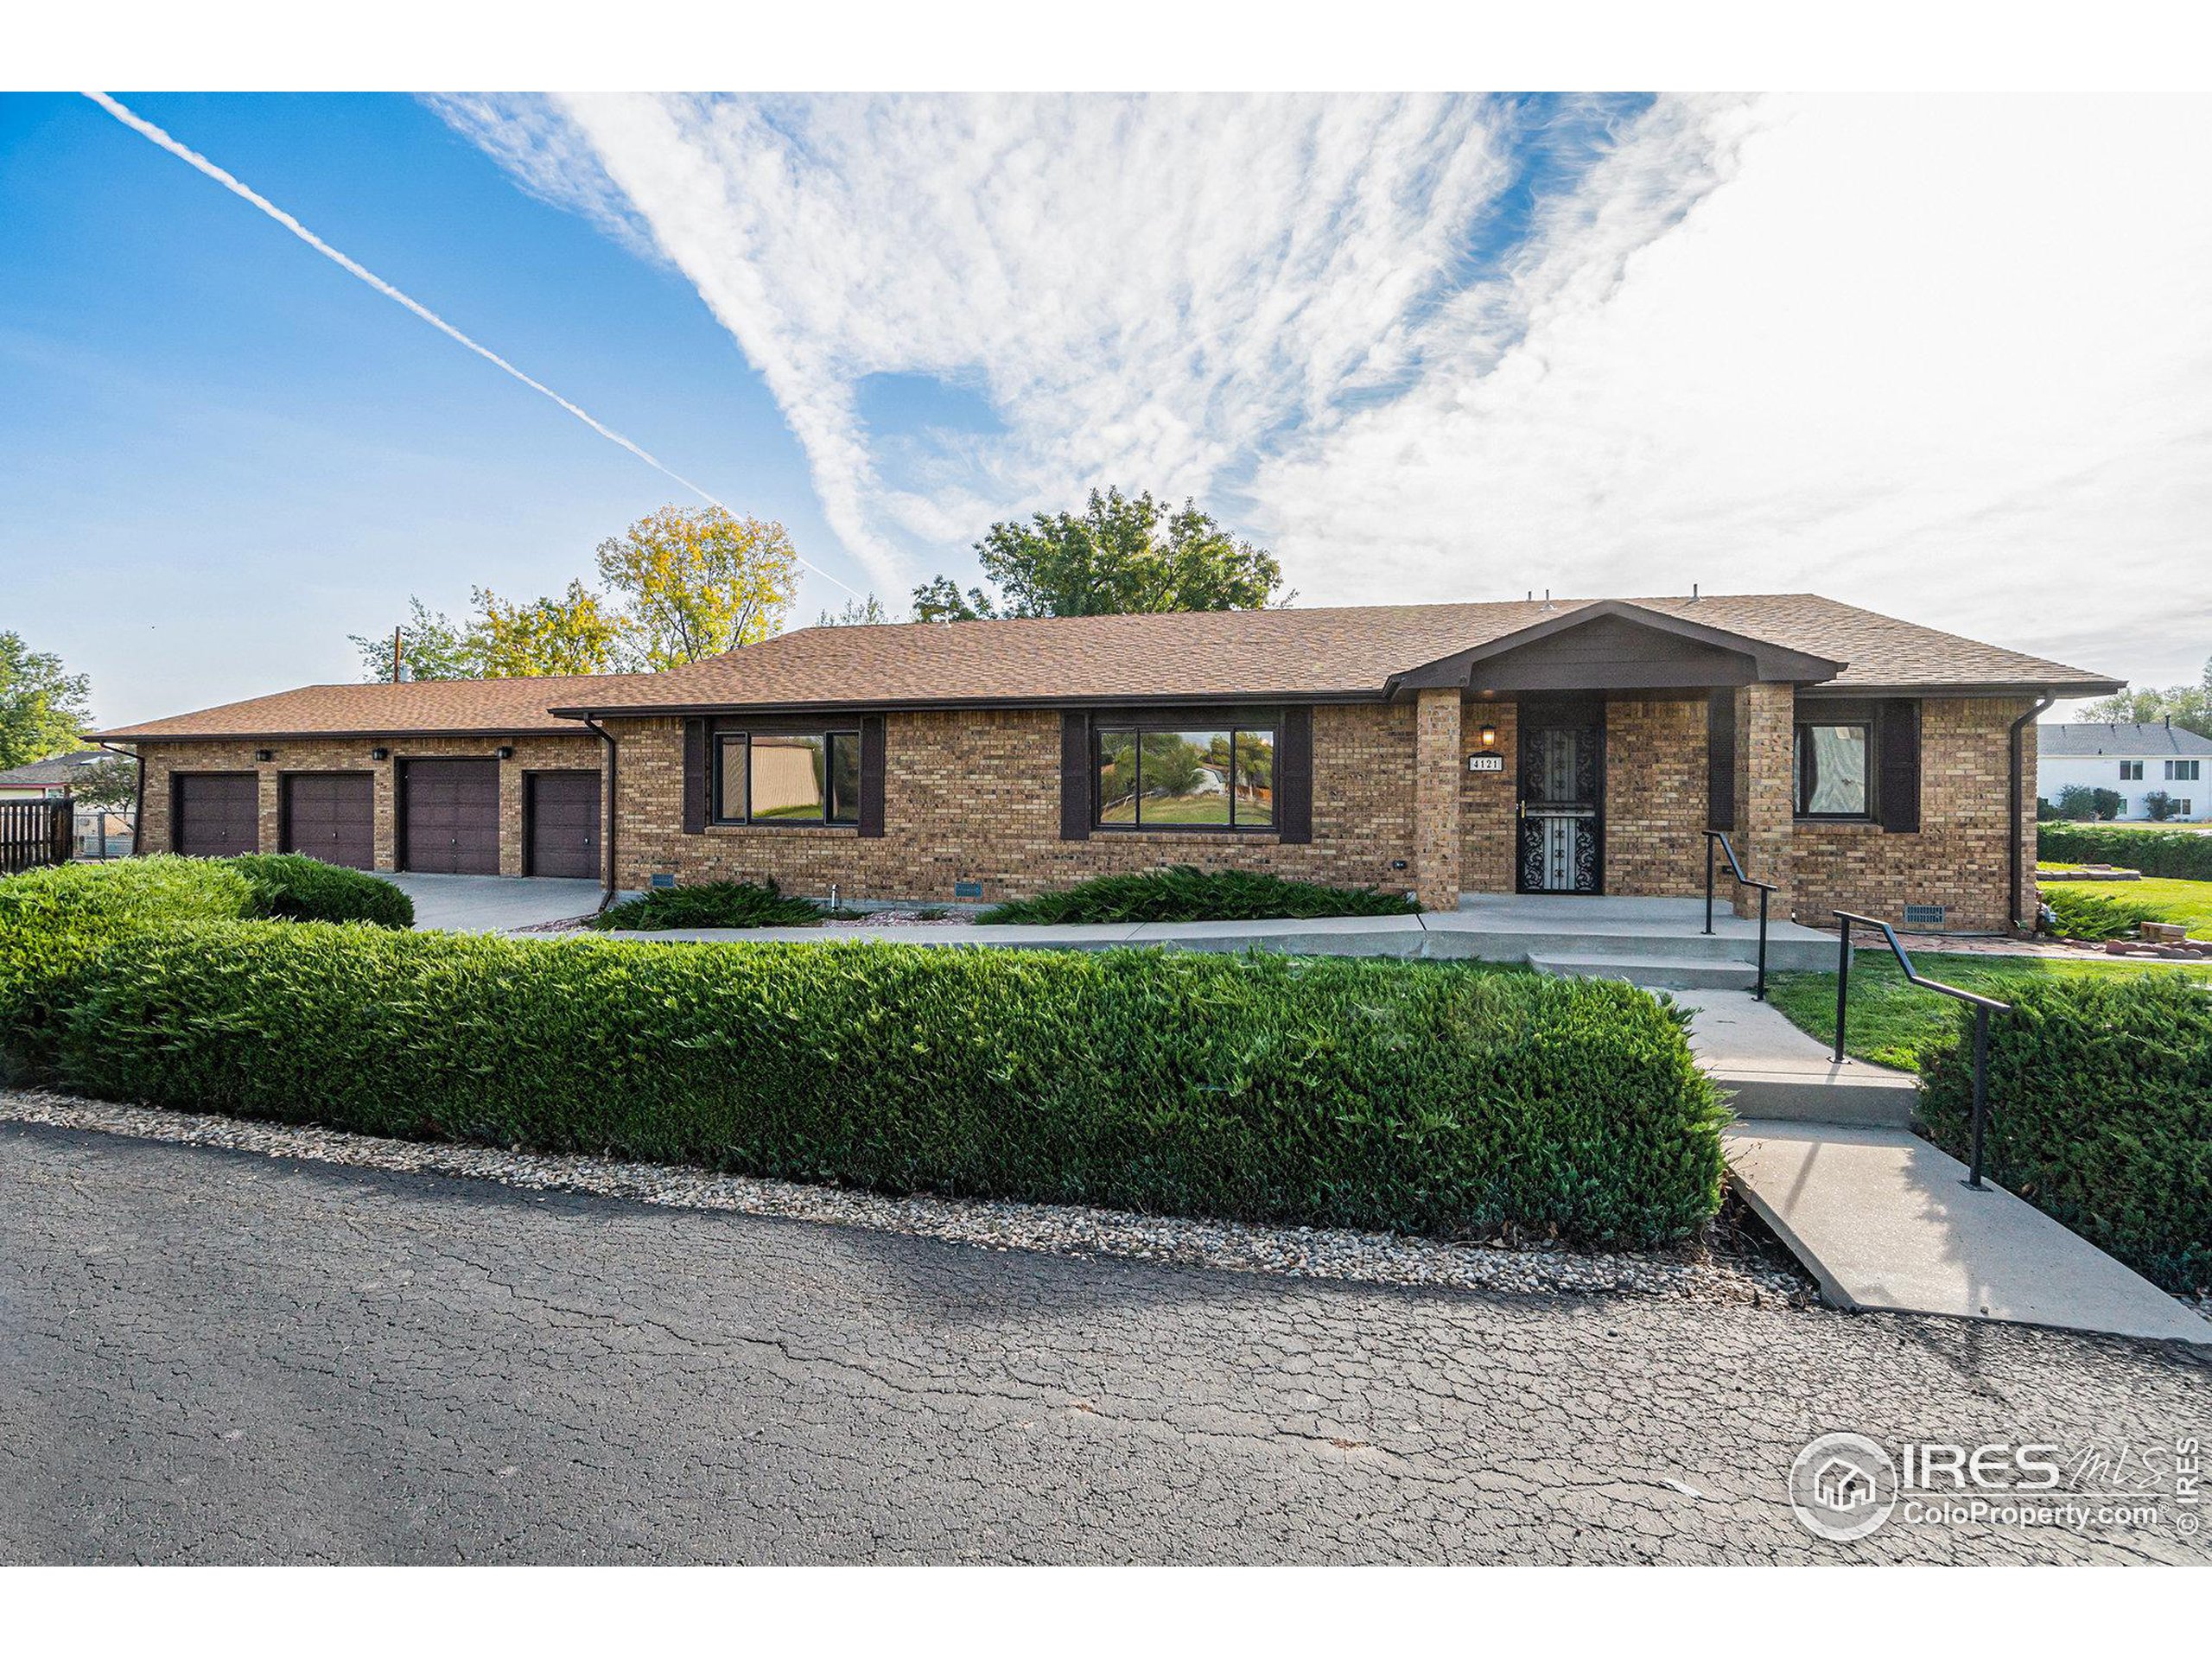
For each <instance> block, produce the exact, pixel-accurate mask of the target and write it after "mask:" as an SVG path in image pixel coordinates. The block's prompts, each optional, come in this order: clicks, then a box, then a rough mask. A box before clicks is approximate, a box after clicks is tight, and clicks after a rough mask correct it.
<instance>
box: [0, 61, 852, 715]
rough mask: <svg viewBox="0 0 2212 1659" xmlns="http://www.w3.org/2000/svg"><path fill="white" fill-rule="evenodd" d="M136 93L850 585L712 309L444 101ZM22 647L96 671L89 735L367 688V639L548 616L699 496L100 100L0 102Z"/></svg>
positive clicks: (13, 515) (5, 379)
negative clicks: (506, 159) (281, 697)
mask: <svg viewBox="0 0 2212 1659" xmlns="http://www.w3.org/2000/svg"><path fill="white" fill-rule="evenodd" d="M125 101H126V102H129V103H130V105H131V106H132V107H133V108H134V109H137V111H139V112H140V113H141V114H143V115H144V116H146V117H147V118H149V119H150V120H153V121H155V122H156V123H157V124H161V125H162V126H164V127H165V128H167V129H168V130H170V131H172V132H173V133H174V134H175V135H176V136H178V137H180V138H181V139H182V140H183V141H184V142H186V143H189V144H191V145H193V146H194V148H197V149H200V150H202V152H203V153H206V154H208V155H210V156H213V157H216V158H219V160H220V161H221V162H222V164H224V165H225V166H226V167H227V168H230V170H232V172H234V173H236V174H237V175H238V176H239V177H241V178H242V179H245V180H246V181H250V182H251V183H252V184H253V185H254V187H255V188H257V189H259V190H261V191H262V192H263V193H264V194H266V195H268V196H270V198H271V199H272V200H277V201H279V202H281V203H283V205H284V206H285V207H287V208H288V209H289V211H290V212H292V213H295V214H296V215H297V216H298V217H299V218H300V219H302V222H304V223H305V224H307V225H308V226H310V227H312V228H314V229H315V230H316V231H317V232H318V233H320V234H321V235H322V236H324V237H325V238H327V239H328V240H329V241H330V242H332V243H333V244H334V245H336V246H338V247H340V248H342V249H345V250H347V251H351V252H353V253H354V255H355V257H361V258H363V260H364V263H365V264H370V265H371V266H372V269H375V270H378V273H379V274H380V275H383V276H385V277H386V278H387V280H390V281H391V282H394V283H397V285H398V286H400V287H402V288H404V289H409V290H410V291H411V292H414V293H416V294H417V295H418V296H428V297H429V302H430V303H432V304H433V305H434V307H435V308H439V309H441V310H442V313H443V314H444V315H447V316H448V319H449V320H450V321H454V323H455V324H456V326H458V327H462V328H464V329H467V330H468V331H471V332H472V333H474V334H476V335H477V337H479V338H480V339H482V340H486V342H487V343H490V344H493V346H494V347H495V349H498V350H499V351H500V352H502V353H503V354H505V355H506V356H508V357H509V358H510V359H512V360H513V361H515V362H516V363H517V364H518V365H520V366H522V367H524V369H526V370H532V371H535V372H537V374H538V375H539V377H540V378H544V379H547V380H548V381H549V382H550V384H552V385H555V386H556V388H557V389H559V390H561V391H563V393H564V394H565V395H567V396H569V397H572V398H574V399H575V401H577V402H578V403H580V404H582V405H583V406H584V407H585V408H587V409H589V410H592V411H593V412H594V414H596V415H598V416H599V417H600V418H601V419H602V420H604V421H606V422H607V423H608V424H609V425H612V426H614V427H615V428H616V429H618V430H626V431H627V432H629V433H630V434H632V435H634V436H636V437H637V438H638V440H639V442H643V443H644V444H645V446H646V447H647V448H652V449H653V450H654V451H655V453H657V454H659V455H660V456H661V457H662V458H663V459H664V460H665V461H667V462H668V463H669V464H670V465H671V467H675V468H676V469H677V470H678V471H679V472H683V473H684V474H686V475H687V476H689V477H691V478H694V479H696V480H699V481H700V482H701V483H702V484H704V485H705V486H707V487H709V488H710V489H714V490H715V491H716V492H717V493H721V494H722V495H723V496H724V497H725V499H729V500H731V501H733V502H734V503H737V504H741V505H743V506H745V507H746V508H747V509H749V510H751V511H753V512H759V513H760V514H762V515H763V516H765V517H770V518H780V519H781V520H782V521H783V522H784V523H785V524H787V525H788V526H789V527H790V528H791V532H792V534H793V536H794V537H796V538H797V539H798V543H799V544H800V546H801V548H802V550H803V551H804V552H806V553H807V555H808V556H810V557H811V558H813V559H815V560H816V561H817V563H823V564H824V565H826V566H828V567H829V568H830V569H837V568H838V567H839V566H840V565H843V564H847V563H849V562H848V561H845V560H844V559H843V557H842V555H841V554H840V552H839V550H838V549H837V547H836V542H835V539H834V538H833V537H830V536H829V533H828V531H826V529H825V528H824V526H823V522H822V518H821V514H820V512H819V511H818V509H817V507H816V505H815V502H814V496H813V492H812V490H811V488H810V486H809V483H808V479H807V474H806V468H805V466H804V461H803V460H802V459H801V457H800V455H799V454H798V449H797V448H796V446H795V445H794V444H793V442H792V441H791V436H790V435H789V433H788V431H787V430H786V429H785V425H784V423H783V421H782V419H781V418H780V416H779V414H778V412H777V410H776V406H775V404H774V402H773V401H772V399H771V398H769V397H767V396H766V394H765V392H764V391H762V390H761V388H760V384H759V382H758V379H757V378H756V377H754V376H753V374H752V373H750V372H748V371H747V368H746V366H745V364H744V361H743V359H742V356H741V353H739V351H738V349H737V347H736V346H735V345H734V342H733V341H732V340H730V338H729V336H728V334H725V333H724V332H723V331H722V330H721V328H720V327H717V326H716V325H715V322H714V321H713V319H712V318H711V317H710V316H709V315H708V314H707V311H706V309H705V308H704V307H703V306H702V304H701V303H700V302H699V300H698V298H697V297H696V295H695V294H694V293H693V292H692V291H691V289H690V286H689V285H688V284H687V283H684V282H683V279H682V278H681V277H678V276H677V275H676V274H675V273H674V272H672V271H671V270H669V269H667V268H666V267H665V266H664V265H658V264H648V263H646V262H643V261H640V260H639V259H638V258H637V257H635V256H634V255H632V253H631V252H629V251H627V250H626V249H624V248H622V247H620V246H618V245H616V244H614V243H613V242H611V241H610V240H608V239H607V238H606V237H605V236H603V235H601V233H600V232H597V231H596V230H594V228H593V227H592V226H589V225H588V224H587V223H585V222H584V221H582V220H581V219H577V218H575V217H574V216H573V215H571V214H569V213H563V212H560V211H558V210H556V209H554V208H551V207H547V206H546V205H544V204H543V203H542V202H539V201H537V200H533V199H531V198H530V197H529V196H526V195H524V194H523V193H521V192H520V191H518V190H517V189H516V188H514V187H513V185H512V183H511V182H510V181H509V180H508V178H507V177H506V175H505V174H503V173H502V172H501V171H500V169H499V167H498V166H497V165H496V164H495V163H493V162H492V161H491V160H490V159H488V158H487V157H486V156H485V155H484V154H483V153H482V152H481V151H480V150H478V149H475V148H474V146H472V145H470V144H469V143H467V142H466V141H465V140H463V139H462V138H461V137H458V136H457V135H455V134H454V131H453V130H451V129H450V128H448V126H447V125H446V124H444V123H443V122H442V121H441V120H439V118H437V117H436V116H435V115H434V114H432V113H430V112H429V111H428V110H427V109H425V108H424V107H423V105H420V104H418V103H416V102H414V101H412V100H410V99H395V98H372V97H344V98H284V97H252V98H184V97H174V96H162V95H148V96H145V97H142V98H137V99H126V100H125ZM0 224H5V225H6V226H9V227H10V229H9V232H8V233H7V235H6V236H5V237H0V442H4V445H5V448H6V453H7V454H8V455H9V458H10V462H9V465H8V466H7V467H6V468H5V469H4V471H0V526H4V529H0V569H4V571H5V584H4V586H5V591H6V595H7V597H6V600H5V601H4V604H0V626H7V627H10V628H15V629H16V630H18V631H19V632H23V633H24V634H26V635H27V636H28V637H29V638H30V639H33V640H34V641H35V642H36V643H37V644H38V645H40V646H41V647H42V648H45V649H51V650H56V651H59V652H61V653H62V655H63V656H64V657H65V658H67V660H68V661H69V662H70V663H71V664H73V665H76V666H80V667H83V668H86V669H88V670H90V671H92V676H93V687H94V691H95V694H96V697H97V705H98V706H97V710H96V712H97V713H98V714H99V716H100V717H101V718H103V719H106V720H115V721H120V720H126V719H136V718H139V717H141V716H143V715H152V714H156V713H159V712H161V711H162V710H164V709H178V708H182V707H188V706H194V705H199V704H204V703H206V702H214V701H219V700H222V699H225V698H228V697H231V696H249V695H252V694H255V693H257V692H259V691H262V690H273V689H277V688H279V687H282V686H285V685H291V684H297V683H303V682H308V681H313V680H331V679H351V678H354V677H357V671H356V659H355V656H354V653H353V648H352V647H351V646H349V645H347V644H346V635H347V634H348V633H353V632H373V631H376V630H378V629H379V628H381V627H382V626H385V625H387V624H389V623H390V622H392V621H396V620H399V619H400V618H401V617H402V616H404V611H405V604H406V600H407V596H408V595H409V594H410V593H419V594H423V596H424V597H425V598H426V599H428V600H429V601H431V602H432V603H434V604H436V605H439V606H441V607H444V608H447V609H450V610H452V611H454V612H455V613H459V612H460V611H461V610H462V609H464V608H465V607H466V605H467V598H468V589H469V587H470V585H471V583H472V582H480V583H482V584H485V585H486V586H489V587H492V588H495V589H499V590H500V591H503V592H509V591H511V592H513V593H517V594H534V593H537V592H543V591H550V590H554V589H557V588H559V587H560V586H561V585H562V584H563V583H564V582H566V581H567V580H568V578H569V577H570V576H572V575H589V574H590V572H591V568H592V550H593V549H594V546H595V545H596V543H598V541H599V540H600V539H601V537H605V536H607V535H611V534H614V533H616V532H619V531H620V530H621V528H622V527H623V526H624V525H625V524H628V523H629V522H630V521H631V520H632V519H633V518H637V517H639V516H640V515H642V514H643V513H645V512H649V511H651V510H652V508H654V507H656V506H658V505H660V504H661V503H662V502H664V501H666V500H669V499H677V498H678V497H679V496H680V495H681V492H680V491H679V490H678V489H677V486H674V485H672V484H671V483H670V482H669V481H668V480H665V479H663V478H662V477H661V476H660V475H659V474H656V473H654V472H652V470H651V469H650V468H648V467H645V466H643V465H641V464H640V463H639V461H636V460H634V459H633V458H632V457H631V456H629V455H627V454H625V453H624V452H622V451H621V450H620V449H618V448H615V447H614V446H613V445H611V444H609V443H607V442H606V441H605V440H604V439H602V438H601V437H599V436H597V435H595V434H594V433H592V432H591V431H590V430H589V429H587V428H585V427H583V426H582V425H581V424H579V423H576V422H575V421H574V420H572V419H571V418H569V416H566V415H565V414H563V413H562V412H561V411H560V410H558V409H556V407H554V406H553V405H552V404H549V403H547V402H546V401H545V400H544V399H543V398H541V397H538V396H537V394H535V393H533V392H531V391H529V390H527V389H526V388H524V387H523V386H521V385H517V384H516V383H515V382H513V381H512V380H509V379H507V378H505V376H503V375H501V374H499V372H497V371H496V370H494V369H493V368H492V367H491V366H490V365H486V364H485V363H483V362H482V361H480V359H476V358H474V356H472V355H470V354H469V353H467V352H465V351H463V350H461V348H460V347H458V346H455V345H454V344H453V343H452V342H451V341H449V340H446V339H444V338H443V337H442V336H441V335H439V334H436V333H435V332H434V331H433V330H431V329H429V328H428V327H425V326H424V325H423V323H422V322H420V321H417V320H416V318H414V317H412V316H410V315H408V314H407V313H406V312H404V311H403V310H402V309H400V308H398V307H397V306H396V305H393V304H392V303H391V302H389V301H387V300H385V299H384V298H382V297H380V296H378V295H376V294H375V293H373V292H372V290H370V289H367V288H366V287H365V286H363V285H362V284H361V283H359V282H357V281H355V280H354V279H353V277H350V276H348V275H346V273H345V272H344V271H342V270H340V269H339V268H338V267H337V266H335V265H334V264H331V263H330V262H328V261H327V260H325V259H322V258H320V257H317V256H316V255H315V253H314V252H313V251H311V250H309V249H308V248H307V247H306V246H304V245H302V244H301V243H300V242H299V241H297V240H296V238H293V237H292V236H290V235H289V234H288V233H287V232H285V231H284V230H283V229H282V228H281V227H280V226H277V225H276V224H274V223H272V222H271V221H270V220H269V219H266V218H264V217H263V216H262V215H261V214H259V213H256V212H255V211H254V210H253V209H252V208H251V207H248V206H247V205H246V204H245V203H244V202H242V201H239V200H238V199H236V198H235V197H233V196H232V195H231V194H228V193H227V192H226V191H224V190H222V189H221V188H219V187H217V186H215V185H214V184H213V183H211V182H210V181H207V180H205V179H203V178H201V177H200V175H197V174H195V173H194V172H193V171H192V170H191V169H190V168H188V167H186V166H185V165H183V164H182V163H181V162H178V161H177V160H175V158H174V157H172V156H168V155H167V154H165V153H163V152H162V151H161V150H159V149H156V148H155V147H154V146H153V145H152V144H150V143H148V142H147V141H146V140H144V139H143V138H142V137H138V136H137V134H135V133H133V132H130V130H127V129H125V128H124V127H123V126H122V125H120V124H118V123H117V122H115V121H113V120H111V118H109V117H108V116H107V115H106V114H105V113H104V112H102V111H100V110H99V109H98V108H97V107H96V106H94V105H92V104H89V103H87V102H86V101H85V100H84V99H78V98H72V97H53V98H47V97H9V98H4V99H0ZM848 579H849V580H850V579H852V578H850V577H849V578H848ZM836 597H840V596H839V595H837V594H836V592H835V590H834V589H832V588H829V587H828V586H827V585H826V584H823V583H821V582H812V583H810V591H809V594H808V595H807V598H808V599H809V601H812V602H817V604H825V603H829V602H830V601H832V600H833V599H835V598H836ZM807 614H808V615H809V616H811V614H812V612H811V611H810V612H808V613H807Z"/></svg>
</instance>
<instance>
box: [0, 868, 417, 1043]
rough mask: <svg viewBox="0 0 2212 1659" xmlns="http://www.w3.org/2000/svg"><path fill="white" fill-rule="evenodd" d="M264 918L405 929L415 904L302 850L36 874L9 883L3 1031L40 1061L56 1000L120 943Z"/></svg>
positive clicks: (5, 889)
mask: <svg viewBox="0 0 2212 1659" xmlns="http://www.w3.org/2000/svg"><path fill="white" fill-rule="evenodd" d="M257 917H270V918H292V919H297V920H303V921H333V922H341V921H369V922H375V923H377V924H378V925H382V926H385V927H395V928H404V927H406V926H409V925H410V924H411V923H412V922H413V921H414V918H415V906H414V904H413V902H412V901H411V900H410V899H409V898H408V897H407V895H406V894H405V893H402V892H400V891H399V889H398V888H397V887H393V886H392V885H391V883H390V882H389V881H379V880H377V879H376V878H375V877H374V876H372V875H365V874H362V873H361V872H360V871H359V870H346V869H339V868H334V866H331V865H327V864H322V863H318V862H317V861H315V860H314V859H311V858H305V857H302V856H301V855H298V854H283V855H259V854H257V855H251V856H248V857H244V858H175V857H171V856H169V855H166V854H162V855H155V856H151V857H147V858H126V859H117V860H114V861H103V862H100V863H97V864H91V863H86V864H76V863H70V864H58V865H54V866H51V867H49V868H44V869H37V870H29V871H26V872H24V873H23V874H20V875H13V876H10V877H8V878H7V879H6V880H0V1033H7V1034H8V1035H9V1036H10V1038H11V1039H12V1040H11V1041H10V1043H9V1045H8V1046H9V1047H10V1048H11V1049H12V1050H14V1052H16V1056H17V1057H18V1058H19V1059H21V1058H24V1057H31V1058H35V1057H36V1056H37V1055H38V1054H39V1053H40V1052H41V1051H42V1049H43V1048H44V1046H45V1041H44V1037H43V1035H42V1033H45V1032H46V1031H47V1028H48V1027H49V1026H50V1025H51V1023H52V1015H53V1010H54V998H55V996H56V995H58V994H60V990H61V988H63V986H64V984H65V982H66V981H67V978H68V976H70V975H71V974H72V973H73V972H74V971H75V970H76V969H77V968H78V967H79V965H80V964H81V963H85V962H86V961H87V960H89V959H90V958H91V957H92V956H93V955H94V954H95V952H96V951H97V950H99V948H100V947H101V946H102V945H103V944H106V943H107V942H109V941H111V940H113V939H116V938H121V937H123V936H124V935H125V934H128V933H130V932H134V931H140V930H143V929H146V928H149V927H158V926H162V925H167V924H169V923H174V922H181V921H190V920H233V919H237V918H257Z"/></svg>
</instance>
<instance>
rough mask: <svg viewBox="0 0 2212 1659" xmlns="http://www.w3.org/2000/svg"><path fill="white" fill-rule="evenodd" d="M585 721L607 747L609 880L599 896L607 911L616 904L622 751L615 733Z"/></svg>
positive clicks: (602, 907) (596, 723)
mask: <svg viewBox="0 0 2212 1659" xmlns="http://www.w3.org/2000/svg"><path fill="white" fill-rule="evenodd" d="M583 720H584V724H585V725H586V726H588V727H589V728H591V729H592V731H593V732H594V734H596V735H597V736H598V738H599V741H601V742H602V743H604V744H606V745H607V840H606V861H605V864H604V867H603V868H604V873H605V875H606V878H607V880H606V891H605V892H604V893H601V894H600V895H599V907H600V908H601V910H605V909H606V908H607V906H609V905H611V904H613V902H614V870H615V863H614V799H615V797H616V795H617V794H619V793H620V791H619V789H618V788H617V787H616V785H618V784H619V782H620V778H619V777H618V775H617V773H616V772H615V767H616V766H617V764H618V763H619V762H620V759H621V750H620V747H618V746H617V745H616V743H615V741H614V734H613V733H612V732H610V731H608V730H607V728H606V727H604V726H602V725H601V724H600V723H599V722H598V721H596V720H594V719H593V718H592V717H591V716H590V715H585V716H584V717H583Z"/></svg>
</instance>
